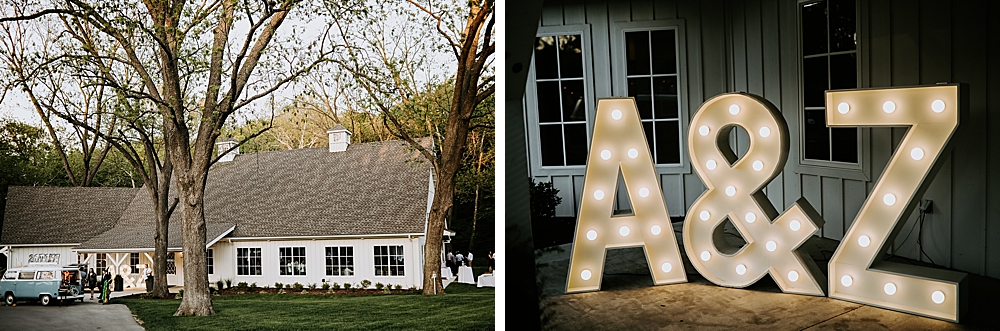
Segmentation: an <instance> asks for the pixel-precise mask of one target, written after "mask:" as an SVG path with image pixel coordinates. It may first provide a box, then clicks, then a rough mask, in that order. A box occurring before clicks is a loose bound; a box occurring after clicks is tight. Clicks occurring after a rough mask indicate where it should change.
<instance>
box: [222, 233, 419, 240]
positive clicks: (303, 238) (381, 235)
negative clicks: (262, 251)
mask: <svg viewBox="0 0 1000 331" xmlns="http://www.w3.org/2000/svg"><path fill="white" fill-rule="evenodd" d="M422 236H424V234H423V233H393V234H350V235H330V236H285V237H231V238H228V240H229V241H235V240H309V239H346V238H362V239H363V238H386V237H395V238H403V237H422Z"/></svg>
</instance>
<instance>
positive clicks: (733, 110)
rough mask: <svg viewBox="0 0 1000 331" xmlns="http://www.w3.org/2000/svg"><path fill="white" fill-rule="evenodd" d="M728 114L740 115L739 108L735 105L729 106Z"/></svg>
mask: <svg viewBox="0 0 1000 331" xmlns="http://www.w3.org/2000/svg"><path fill="white" fill-rule="evenodd" d="M729 113H730V114H733V115H736V114H739V113H740V106H737V105H731V106H729Z"/></svg>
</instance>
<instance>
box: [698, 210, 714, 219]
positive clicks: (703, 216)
mask: <svg viewBox="0 0 1000 331" xmlns="http://www.w3.org/2000/svg"><path fill="white" fill-rule="evenodd" d="M698 217H699V218H701V220H702V221H707V220H708V218H709V217H712V214H709V213H708V211H706V210H703V211H701V213H699V214H698Z"/></svg>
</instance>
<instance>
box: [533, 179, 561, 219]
mask: <svg viewBox="0 0 1000 331" xmlns="http://www.w3.org/2000/svg"><path fill="white" fill-rule="evenodd" d="M529 194H531V221H532V223H535V222H537V221H544V220H547V219H551V218H553V217H555V215H556V206H557V205H559V203H561V202H562V198H560V197H559V189H557V188H555V187H552V183H551V182H535V180H534V179H532V180H531V190H530V192H529Z"/></svg>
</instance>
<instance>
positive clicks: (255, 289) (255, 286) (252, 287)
mask: <svg viewBox="0 0 1000 331" xmlns="http://www.w3.org/2000/svg"><path fill="white" fill-rule="evenodd" d="M256 291H257V283H253V284H250V292H256Z"/></svg>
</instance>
